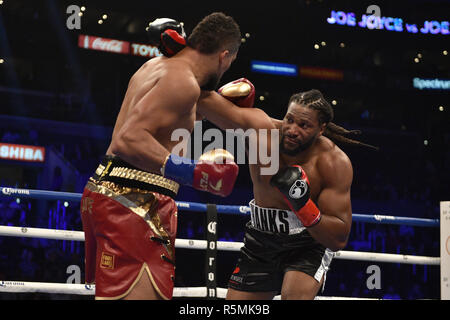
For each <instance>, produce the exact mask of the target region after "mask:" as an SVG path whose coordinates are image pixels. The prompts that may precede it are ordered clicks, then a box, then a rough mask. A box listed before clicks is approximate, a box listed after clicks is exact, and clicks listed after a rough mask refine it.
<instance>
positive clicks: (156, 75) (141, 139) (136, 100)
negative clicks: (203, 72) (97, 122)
mask: <svg viewBox="0 0 450 320" xmlns="http://www.w3.org/2000/svg"><path fill="white" fill-rule="evenodd" d="M184 94H185V95H186V96H189V98H186V97H184V96H183V95H184ZM199 95H200V87H199V86H198V83H197V80H196V78H195V76H194V74H193V72H192V71H191V69H190V66H189V64H187V63H186V62H185V61H183V60H181V59H177V58H170V59H168V58H165V57H159V58H154V59H152V60H149V61H148V62H146V63H145V64H144V65H142V67H141V68H139V70H137V71H136V73H135V74H134V75H133V76H132V78H131V79H130V82H129V85H128V89H127V92H126V94H125V98H124V100H123V103H122V106H121V109H120V112H119V115H118V117H117V120H116V123H115V126H114V131H113V135H112V140H111V144H110V146H109V147H108V150H107V152H106V154H108V155H118V154H116V153H117V152H115V150H118V148H117V147H116V146H117V145H118V143H119V142H121V146H122V147H121V148H120V153H121V154H120V156H121V157H122V158H124V160H127V161H128V162H130V163H132V164H134V165H135V166H137V167H140V168H141V169H144V170H147V171H153V172H157V169H156V168H157V167H158V165H157V163H158V162H161V158H162V154H163V152H164V150H163V148H165V149H166V150H167V151H168V152H171V151H172V149H173V147H174V146H175V145H176V144H178V143H179V141H178V140H177V141H172V139H171V136H172V133H173V131H174V130H176V129H186V130H189V131H192V129H193V127H194V122H195V119H196V102H197V100H198V96H199ZM124 136H126V137H127V139H124ZM123 141H126V142H123ZM156 142H158V143H159V145H157V144H156ZM162 147H163V148H162ZM152 152H153V153H154V155H152ZM152 157H153V158H152ZM149 159H151V160H152V161H149ZM153 159H154V161H153ZM150 162H152V163H150ZM147 163H149V165H147Z"/></svg>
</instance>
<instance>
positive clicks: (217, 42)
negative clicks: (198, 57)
mask: <svg viewBox="0 0 450 320" xmlns="http://www.w3.org/2000/svg"><path fill="white" fill-rule="evenodd" d="M241 39H242V36H241V31H240V29H239V25H238V24H237V23H236V21H234V19H233V18H232V17H230V16H227V15H225V14H224V13H222V12H214V13H211V14H210V15H208V16H206V17H205V18H203V20H202V21H200V22H199V23H198V24H197V26H196V27H195V28H194V30H192V33H191V34H190V35H189V37H188V39H187V45H188V46H189V47H191V48H193V49H195V50H198V51H200V52H201V53H204V54H212V53H216V52H217V51H219V50H229V51H230V52H232V53H235V52H237V51H238V50H239V46H240V44H241Z"/></svg>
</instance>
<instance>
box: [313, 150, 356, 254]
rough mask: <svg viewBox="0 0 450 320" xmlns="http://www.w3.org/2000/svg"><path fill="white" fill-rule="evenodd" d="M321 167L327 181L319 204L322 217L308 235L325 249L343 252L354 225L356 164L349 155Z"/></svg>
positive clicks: (326, 160) (323, 162) (320, 162)
mask: <svg viewBox="0 0 450 320" xmlns="http://www.w3.org/2000/svg"><path fill="white" fill-rule="evenodd" d="M317 165H318V169H319V172H320V173H321V175H322V177H323V178H324V179H325V180H324V187H323V190H322V191H321V193H320V195H319V197H318V199H317V203H316V204H317V206H318V208H319V210H320V212H321V215H322V218H321V220H320V222H319V223H318V224H316V225H315V226H313V227H311V228H308V232H309V233H310V234H311V236H312V237H313V238H314V239H316V240H317V241H318V242H320V243H321V244H322V245H324V246H325V247H327V248H330V249H331V250H333V251H338V250H342V249H343V248H345V246H346V244H347V240H348V236H349V234H350V228H351V224H352V207H351V201H350V187H351V183H352V179H353V169H352V165H351V162H350V160H349V159H348V158H347V156H345V155H342V156H338V157H336V158H331V157H327V158H325V159H321V160H319V161H318V164H317Z"/></svg>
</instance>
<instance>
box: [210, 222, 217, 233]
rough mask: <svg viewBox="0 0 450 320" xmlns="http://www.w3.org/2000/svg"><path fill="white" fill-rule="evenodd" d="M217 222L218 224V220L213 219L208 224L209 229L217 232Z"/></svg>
mask: <svg viewBox="0 0 450 320" xmlns="http://www.w3.org/2000/svg"><path fill="white" fill-rule="evenodd" d="M216 224H217V223H216V222H213V221H211V222H210V223H209V224H208V231H209V232H211V233H214V234H216Z"/></svg>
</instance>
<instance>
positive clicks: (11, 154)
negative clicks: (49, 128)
mask: <svg viewBox="0 0 450 320" xmlns="http://www.w3.org/2000/svg"><path fill="white" fill-rule="evenodd" d="M0 159H5V160H17V161H29V162H44V161H45V148H44V147H36V146H26V145H21V144H9V143H1V142H0Z"/></svg>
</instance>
